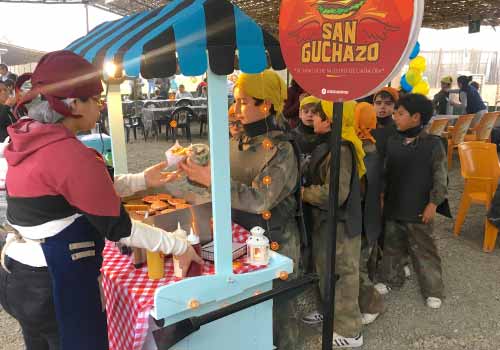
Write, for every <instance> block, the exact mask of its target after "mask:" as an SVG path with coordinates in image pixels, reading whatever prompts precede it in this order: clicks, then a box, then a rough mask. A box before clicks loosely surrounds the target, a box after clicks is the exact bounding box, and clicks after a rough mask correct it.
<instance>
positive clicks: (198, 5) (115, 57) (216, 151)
mask: <svg viewBox="0 0 500 350" xmlns="http://www.w3.org/2000/svg"><path fill="white" fill-rule="evenodd" d="M67 49H68V50H71V51H73V52H75V53H77V54H80V55H82V56H83V57H85V58H86V59H87V60H89V61H91V62H93V63H95V64H96V65H97V66H101V67H107V68H111V69H108V70H110V71H108V72H107V73H108V74H107V76H106V74H105V80H107V81H106V83H107V99H108V113H109V120H110V123H109V124H110V131H111V137H112V151H113V162H114V167H115V174H124V173H127V158H126V153H125V149H126V148H125V138H124V131H123V115H122V110H121V96H120V87H119V84H120V82H121V81H120V77H123V76H125V75H126V76H138V75H139V73H140V74H141V75H142V76H143V77H144V78H146V79H148V78H154V77H168V76H171V75H173V74H176V73H182V74H183V75H186V76H198V75H201V74H204V73H205V72H206V73H207V78H208V85H209V86H210V88H209V89H208V112H209V115H210V118H209V126H210V128H209V139H210V150H211V154H212V157H211V172H212V186H211V189H212V191H211V193H212V207H213V213H212V215H213V228H214V243H215V244H214V245H215V247H214V262H215V268H214V274H212V275H203V276H200V277H195V278H188V279H183V280H176V281H170V282H173V283H170V284H168V285H163V286H159V285H158V284H157V285H152V284H147V281H146V285H147V286H144V285H142V286H141V287H137V288H143V289H144V288H153V291H154V296H153V298H154V302H153V305H152V307H150V308H149V309H148V311H149V314H150V315H151V316H152V318H153V319H154V320H155V321H157V322H156V327H167V326H169V325H172V324H175V323H177V322H179V321H182V320H186V319H189V318H191V317H194V316H200V315H206V314H207V313H209V312H212V311H214V310H219V309H221V308H224V307H227V306H228V305H235V303H237V302H240V301H244V300H249V298H250V299H252V298H256V296H258V295H260V294H262V295H264V294H266V292H267V291H269V290H271V289H272V281H273V280H274V279H276V278H280V277H281V278H282V279H285V278H286V277H287V276H288V274H289V273H291V272H292V270H293V261H292V260H291V259H289V258H287V257H285V256H282V255H280V254H278V253H276V252H271V259H270V262H269V264H268V265H267V266H266V267H264V268H260V269H258V270H254V271H252V272H247V273H241V274H234V273H233V259H232V239H231V237H232V235H231V234H230V232H231V231H233V235H234V232H235V231H234V227H233V230H232V227H231V225H232V223H231V214H230V213H231V194H230V174H229V166H228V164H229V140H228V134H229V133H228V121H227V106H228V103H227V95H228V94H227V81H226V79H227V78H226V76H227V75H228V74H231V73H232V72H233V71H234V68H235V63H236V64H238V66H239V69H240V70H241V71H243V72H246V73H259V72H262V71H263V70H265V69H267V68H268V66H269V62H270V65H271V66H272V68H274V69H275V70H282V69H284V68H285V65H284V62H283V58H282V56H281V51H280V48H279V44H278V42H277V41H276V39H274V38H273V37H272V36H271V35H269V34H268V33H266V32H265V31H263V30H262V29H261V28H260V27H259V26H258V25H257V24H256V23H255V22H254V21H253V20H252V19H250V18H249V17H248V16H247V15H246V14H244V13H243V12H242V11H241V10H240V9H239V8H238V7H236V6H233V5H232V4H231V3H230V2H228V1H226V0H174V1H172V2H170V3H169V4H168V5H166V6H164V7H162V8H159V9H156V10H151V11H145V12H141V13H138V14H135V15H131V16H126V17H124V18H122V19H119V20H116V21H112V22H106V23H103V24H101V25H100V26H98V27H96V28H95V29H94V30H92V31H91V32H90V33H88V34H87V35H86V36H84V37H82V38H80V39H78V40H76V41H75V42H73V43H72V44H70V45H69V46H68V47H67ZM105 73H106V72H105ZM165 215H168V214H165ZM108 252H109V251H108ZM111 255H113V256H106V252H105V255H104V256H105V260H106V259H118V260H116V261H114V263H113V264H114V266H115V267H116V266H118V265H119V264H120V263H123V260H120V259H119V258H120V257H119V256H116V254H111ZM105 264H106V261H105ZM108 265H109V264H108ZM127 268H130V267H127ZM122 272H123V271H116V270H113V266H109V269H107V270H103V273H105V274H106V273H108V277H109V276H111V277H113V276H116V275H117V274H119V273H122ZM106 277H107V276H106V275H105V279H104V280H105V282H106ZM132 282H133V281H132ZM137 288H136V289H137ZM104 289H105V291H107V293H106V294H107V296H109V295H111V294H112V292H113V291H110V289H112V286H110V285H109V284H108V285H106V284H105V286H104ZM132 289H133V288H132ZM136 294H137V293H136ZM112 300H114V302H115V304H113V303H112V304H110V302H109V300H108V303H107V309H108V323H109V329H110V331H109V332H110V341H111V340H112V339H113V338H114V337H115V334H111V332H113V333H114V332H117V333H120V332H121V331H123V327H126V325H121V324H120V323H119V322H128V320H123V319H121V318H119V317H118V316H117V315H118V313H119V312H120V310H117V309H119V306H117V305H116V298H113V299H112ZM263 301H264V302H262V303H259V304H258V305H255V306H252V307H249V308H246V309H245V310H242V311H239V312H237V313H235V314H232V315H229V316H227V317H223V318H220V319H218V320H216V321H214V322H211V323H208V324H206V325H203V324H202V327H201V329H200V330H199V331H198V332H196V333H193V334H192V335H190V336H188V337H186V338H185V339H184V340H182V341H181V342H179V343H178V344H177V345H174V346H173V347H171V349H183V350H184V349H189V350H198V349H217V350H219V349H220V350H224V349H234V348H238V349H241V350H245V349H248V350H250V349H252V350H255V349H262V350H270V349H272V348H273V343H272V339H273V337H272V334H273V333H272V300H267V301H266V300H263ZM117 322H118V323H117ZM122 326H123V327H122ZM135 327H136V328H137V327H148V325H144V324H142V325H139V326H135ZM125 336H131V334H125ZM143 341H144V337H143V336H141V337H139V339H138V341H137V342H134V344H133V345H132V346H131V348H133V349H140V348H141V347H142V344H141V342H143ZM113 347H116V348H117V349H118V348H120V350H127V347H126V346H121V345H118V344H111V348H113Z"/></svg>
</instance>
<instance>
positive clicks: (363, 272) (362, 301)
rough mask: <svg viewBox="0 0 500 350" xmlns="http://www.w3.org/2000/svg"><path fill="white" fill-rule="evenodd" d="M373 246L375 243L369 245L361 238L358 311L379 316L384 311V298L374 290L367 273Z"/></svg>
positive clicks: (364, 237)
mask: <svg viewBox="0 0 500 350" xmlns="http://www.w3.org/2000/svg"><path fill="white" fill-rule="evenodd" d="M375 246H376V242H373V243H371V242H369V241H368V239H367V238H366V236H365V235H363V236H362V241H361V256H360V261H359V309H360V311H361V313H362V314H379V313H382V312H384V310H385V307H384V297H383V296H382V295H381V294H380V293H379V292H378V291H377V290H376V289H375V287H374V284H373V281H372V279H371V278H370V274H369V271H368V264H370V261H371V259H372V253H373V251H374V248H375Z"/></svg>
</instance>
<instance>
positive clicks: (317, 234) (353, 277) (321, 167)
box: [302, 101, 366, 348]
mask: <svg viewBox="0 0 500 350" xmlns="http://www.w3.org/2000/svg"><path fill="white" fill-rule="evenodd" d="M355 106H356V102H354V101H349V102H345V103H344V111H343V117H342V119H343V123H342V145H341V148H340V178H339V198H338V203H339V212H340V215H339V221H338V223H337V251H336V269H335V273H336V274H337V275H338V276H339V279H338V281H337V283H336V284H335V320H334V334H333V344H332V346H333V348H343V347H350V348H357V347H360V346H362V345H363V335H362V334H361V328H362V324H361V313H360V309H359V302H358V295H359V259H360V252H361V230H362V223H361V197H360V195H361V194H360V191H361V187H360V179H361V178H362V177H363V175H364V174H365V172H366V170H365V165H364V163H363V157H364V156H365V154H364V151H363V146H362V143H361V140H360V139H359V138H358V137H357V136H356V132H355V130H354V109H355ZM333 109H334V107H333V103H331V102H327V101H321V103H320V104H318V105H317V113H316V114H314V132H315V133H317V134H318V135H323V136H328V135H329V134H330V133H331V131H332V120H333V114H334V110H333ZM324 140H325V141H324V142H323V143H322V144H321V145H319V146H317V147H316V149H315V150H314V151H313V154H312V156H311V161H310V163H309V165H308V169H307V171H306V176H305V177H306V182H305V184H304V188H303V200H304V202H306V203H309V204H310V205H312V206H313V207H314V209H313V216H314V221H313V223H314V229H313V231H312V233H311V236H312V244H313V246H312V248H313V249H312V256H313V261H314V267H315V269H316V273H317V274H318V275H319V292H320V298H319V300H324V297H325V296H324V294H323V293H324V288H325V283H326V271H325V266H326V263H327V262H326V259H327V256H326V249H325V245H326V244H327V242H328V235H330V234H331V232H329V231H328V229H329V227H328V224H327V222H328V208H329V205H330V203H329V197H330V196H329V193H330V190H329V188H330V185H329V184H330V167H331V153H330V149H331V147H330V142H329V138H328V137H325V138H324ZM318 304H320V305H321V303H318ZM302 320H303V322H305V323H307V324H316V323H321V322H322V321H323V315H322V314H321V313H319V312H318V311H314V312H312V313H310V314H308V315H306V316H304V317H303V318H302Z"/></svg>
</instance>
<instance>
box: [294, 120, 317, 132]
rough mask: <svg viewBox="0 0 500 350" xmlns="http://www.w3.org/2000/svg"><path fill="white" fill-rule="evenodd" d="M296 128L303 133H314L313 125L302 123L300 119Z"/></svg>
mask: <svg viewBox="0 0 500 350" xmlns="http://www.w3.org/2000/svg"><path fill="white" fill-rule="evenodd" d="M298 128H299V131H300V132H303V133H304V134H308V135H313V134H314V127H312V126H307V125H304V123H302V121H300V122H299V126H298Z"/></svg>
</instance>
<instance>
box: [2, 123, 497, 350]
mask: <svg viewBox="0 0 500 350" xmlns="http://www.w3.org/2000/svg"><path fill="white" fill-rule="evenodd" d="M196 131H197V128H196V127H195V128H194V132H195V133H196ZM197 141H200V140H193V142H197ZM201 141H204V142H206V140H201ZM168 147H169V144H168V143H167V142H166V141H165V140H164V139H161V140H159V141H154V140H153V141H151V140H150V141H148V142H147V143H145V142H144V141H142V140H140V141H139V140H138V141H133V142H132V143H130V144H128V145H127V152H128V159H129V162H128V164H129V171H130V172H137V171H141V170H142V169H144V168H146V167H147V166H150V165H152V164H153V163H155V162H157V161H159V160H162V159H163V158H164V152H165V150H166V149H167V148H168ZM462 188H463V181H462V178H461V176H460V170H459V163H458V159H457V158H455V161H454V167H453V170H452V171H451V172H450V186H449V192H450V196H449V198H450V204H451V206H452V213H456V211H457V207H458V203H459V201H460V196H461V193H462ZM485 213H486V211H485V209H484V208H483V207H481V206H473V207H472V208H471V209H470V210H469V213H468V216H467V219H466V221H465V224H464V226H463V228H462V231H461V236H460V237H455V236H453V234H452V228H453V221H452V220H449V219H445V218H442V217H438V218H437V220H436V228H435V234H436V238H437V244H438V246H439V249H440V253H441V257H442V260H443V270H444V282H445V286H446V299H445V300H444V302H443V306H442V307H441V309H439V310H431V309H429V308H427V307H426V306H425V304H424V301H423V299H422V297H421V295H420V291H419V289H418V285H417V281H416V279H415V276H414V275H412V277H411V278H410V280H409V281H408V283H406V285H405V286H404V288H403V289H402V290H400V291H397V292H392V293H391V294H389V295H388V296H387V297H386V304H387V311H386V313H385V314H383V315H382V316H381V317H379V319H378V320H377V321H375V323H373V324H371V325H369V326H367V327H366V329H365V330H364V333H363V334H364V340H365V345H364V346H363V347H362V349H364V350H417V349H418V350H431V349H437V350H498V349H499V348H500V346H499V344H500V249H499V247H498V244H497V248H496V250H495V251H494V252H493V253H490V254H487V253H483V252H482V240H483V230H484V228H483V222H484V217H485ZM307 333H308V336H309V337H310V342H309V343H310V345H309V346H308V347H307V348H308V349H311V350H319V349H321V346H320V338H319V336H320V329H319V328H314V327H310V328H308V329H307ZM0 349H2V350H21V349H23V342H22V336H21V333H20V329H19V326H18V324H17V322H15V321H14V320H12V319H11V318H10V317H9V316H8V315H6V313H5V312H3V311H2V310H1V309H0ZM221 350H222V349H221ZM286 350H292V349H286Z"/></svg>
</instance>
